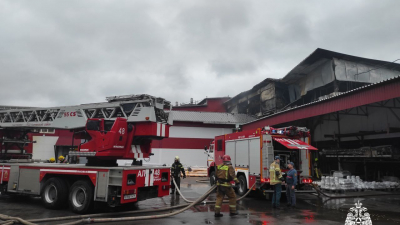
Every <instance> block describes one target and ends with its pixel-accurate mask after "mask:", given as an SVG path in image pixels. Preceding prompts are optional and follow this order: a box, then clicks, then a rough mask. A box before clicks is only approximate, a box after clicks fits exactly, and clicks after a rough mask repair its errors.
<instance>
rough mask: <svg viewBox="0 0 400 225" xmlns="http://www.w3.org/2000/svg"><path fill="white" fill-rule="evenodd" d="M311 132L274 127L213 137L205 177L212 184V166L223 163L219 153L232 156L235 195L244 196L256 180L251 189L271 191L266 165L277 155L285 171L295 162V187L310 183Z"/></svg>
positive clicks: (304, 129)
mask: <svg viewBox="0 0 400 225" xmlns="http://www.w3.org/2000/svg"><path fill="white" fill-rule="evenodd" d="M309 142H310V133H309V131H308V129H306V128H301V127H293V126H292V127H285V128H277V129H276V128H273V127H268V126H267V127H264V128H262V129H256V130H249V131H242V132H236V133H231V134H226V135H221V136H216V137H215V139H214V141H213V142H212V144H211V145H210V147H209V149H208V150H207V153H208V176H209V178H210V183H211V185H213V184H214V183H215V181H216V179H215V167H216V166H217V165H220V164H222V156H223V155H225V154H227V155H230V156H231V159H232V165H233V166H234V167H235V171H236V176H237V177H238V179H239V181H240V184H239V187H238V194H239V195H243V194H245V193H246V192H247V190H248V189H249V188H251V187H252V186H253V185H254V183H256V185H255V187H254V188H253V190H256V189H260V190H262V191H263V192H272V190H271V186H270V185H269V181H270V179H269V170H268V168H269V166H270V165H271V164H272V162H273V161H274V157H275V156H280V158H281V162H280V164H281V165H280V166H281V168H282V172H286V171H287V170H288V169H287V164H288V162H294V164H295V166H296V169H297V171H298V173H299V176H298V177H299V178H300V179H299V184H298V187H297V189H298V190H299V189H302V188H303V187H302V186H304V184H308V183H311V182H312V179H311V178H310V174H311V160H310V159H311V151H314V150H317V149H316V148H314V147H313V146H311V145H309Z"/></svg>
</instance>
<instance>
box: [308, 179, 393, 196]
mask: <svg viewBox="0 0 400 225" xmlns="http://www.w3.org/2000/svg"><path fill="white" fill-rule="evenodd" d="M313 183H314V184H316V185H318V186H319V187H320V188H321V189H322V190H326V191H334V192H336V191H364V190H387V191H389V190H395V189H398V188H400V183H399V182H398V181H383V182H376V181H372V182H366V181H363V180H361V179H360V177H359V176H347V177H346V178H339V177H331V176H323V177H322V179H321V181H314V182H313Z"/></svg>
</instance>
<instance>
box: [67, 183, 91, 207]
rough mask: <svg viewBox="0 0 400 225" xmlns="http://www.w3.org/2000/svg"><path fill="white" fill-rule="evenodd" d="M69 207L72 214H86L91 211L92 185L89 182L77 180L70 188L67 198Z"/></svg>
mask: <svg viewBox="0 0 400 225" xmlns="http://www.w3.org/2000/svg"><path fill="white" fill-rule="evenodd" d="M68 200H69V201H68V203H69V206H70V208H71V210H72V212H74V213H79V214H83V213H87V212H89V211H90V210H92V209H93V205H94V195H93V185H92V183H90V181H86V180H78V181H76V182H75V183H74V184H73V185H72V186H71V190H70V192H69V198H68Z"/></svg>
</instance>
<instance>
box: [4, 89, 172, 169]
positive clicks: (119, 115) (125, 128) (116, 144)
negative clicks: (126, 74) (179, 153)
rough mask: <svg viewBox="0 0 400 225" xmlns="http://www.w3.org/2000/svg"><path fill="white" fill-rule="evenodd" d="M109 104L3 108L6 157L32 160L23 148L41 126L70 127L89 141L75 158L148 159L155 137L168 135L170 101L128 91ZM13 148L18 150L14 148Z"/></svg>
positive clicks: (109, 101)
mask: <svg viewBox="0 0 400 225" xmlns="http://www.w3.org/2000/svg"><path fill="white" fill-rule="evenodd" d="M106 100H107V102H102V103H91V104H82V105H75V106H63V107H49V108H44V107H42V108H32V107H31V108H16V109H9V110H1V111H0V140H1V142H2V146H1V152H0V153H1V154H0V156H1V158H3V159H4V158H8V159H10V158H21V157H22V158H24V156H26V158H30V157H31V152H25V151H24V149H23V147H24V146H25V145H26V144H28V143H30V142H31V141H30V140H28V138H27V135H26V134H27V133H29V132H32V130H33V129H37V128H54V129H68V130H71V131H74V132H75V135H74V137H75V138H80V139H85V140H86V141H85V143H82V144H80V145H79V146H78V150H77V151H71V152H70V154H69V155H70V156H85V157H88V161H89V164H92V165H94V164H98V163H99V162H100V161H101V162H102V164H103V165H104V163H105V162H107V161H108V162H110V163H111V164H115V161H116V160H117V159H134V160H135V161H136V159H138V158H148V157H149V156H150V155H151V154H152V153H151V147H150V144H151V140H154V139H158V140H159V139H162V138H165V137H168V135H169V125H171V123H172V118H171V117H170V116H169V114H167V113H165V112H164V109H165V108H169V107H171V106H170V102H168V101H166V100H165V99H163V98H159V97H154V96H151V95H144V94H142V95H123V96H112V97H107V98H106ZM11 146H17V147H18V148H17V149H15V147H14V149H10V148H11Z"/></svg>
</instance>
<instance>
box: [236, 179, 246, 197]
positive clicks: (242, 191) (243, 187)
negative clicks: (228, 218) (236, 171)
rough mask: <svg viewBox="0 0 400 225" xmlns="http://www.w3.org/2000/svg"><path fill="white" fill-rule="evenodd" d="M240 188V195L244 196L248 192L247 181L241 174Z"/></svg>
mask: <svg viewBox="0 0 400 225" xmlns="http://www.w3.org/2000/svg"><path fill="white" fill-rule="evenodd" d="M238 180H239V182H240V183H239V188H238V195H240V196H243V195H244V194H246V192H247V181H246V177H245V176H243V175H239V177H238Z"/></svg>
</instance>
